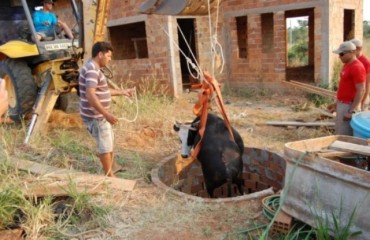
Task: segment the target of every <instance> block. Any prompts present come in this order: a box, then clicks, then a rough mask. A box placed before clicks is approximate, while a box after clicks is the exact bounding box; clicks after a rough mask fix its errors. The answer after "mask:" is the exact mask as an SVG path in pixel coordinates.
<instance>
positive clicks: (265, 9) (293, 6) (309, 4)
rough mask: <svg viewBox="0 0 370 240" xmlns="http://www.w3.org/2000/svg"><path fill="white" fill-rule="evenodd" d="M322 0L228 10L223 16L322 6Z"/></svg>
mask: <svg viewBox="0 0 370 240" xmlns="http://www.w3.org/2000/svg"><path fill="white" fill-rule="evenodd" d="M322 5H323V1H322V0H318V1H312V2H307V3H293V4H284V5H278V6H271V7H263V8H253V9H244V10H239V11H229V12H225V14H224V18H229V17H240V16H245V15H248V14H263V13H271V12H281V11H289V10H297V9H304V8H313V7H318V6H322Z"/></svg>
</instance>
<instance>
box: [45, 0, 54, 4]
mask: <svg viewBox="0 0 370 240" xmlns="http://www.w3.org/2000/svg"><path fill="white" fill-rule="evenodd" d="M43 3H51V4H54V1H53V0H44V1H43Z"/></svg>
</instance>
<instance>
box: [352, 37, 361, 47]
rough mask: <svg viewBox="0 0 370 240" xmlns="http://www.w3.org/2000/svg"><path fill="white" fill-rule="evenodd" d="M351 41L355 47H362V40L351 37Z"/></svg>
mask: <svg viewBox="0 0 370 240" xmlns="http://www.w3.org/2000/svg"><path fill="white" fill-rule="evenodd" d="M351 42H352V43H353V44H355V46H356V47H362V42H361V41H360V40H358V39H356V38H354V39H352V40H351Z"/></svg>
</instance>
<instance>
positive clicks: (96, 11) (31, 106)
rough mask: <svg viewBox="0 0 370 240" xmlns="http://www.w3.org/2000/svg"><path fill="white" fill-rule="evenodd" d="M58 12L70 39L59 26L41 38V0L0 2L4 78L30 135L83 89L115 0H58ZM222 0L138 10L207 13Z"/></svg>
mask: <svg viewBox="0 0 370 240" xmlns="http://www.w3.org/2000/svg"><path fill="white" fill-rule="evenodd" d="M54 2H55V5H54V8H53V12H54V13H55V14H56V15H57V16H58V18H61V19H62V20H63V21H65V22H66V23H67V25H69V26H70V28H71V29H72V32H73V35H74V38H73V39H68V38H66V37H65V34H64V33H63V32H61V31H60V29H55V34H54V37H52V38H51V39H47V40H44V41H41V40H38V38H37V33H36V31H35V27H34V24H33V19H32V14H33V12H34V11H37V10H40V9H41V8H42V0H1V1H0V77H2V78H3V79H5V81H6V86H7V88H6V89H7V91H8V95H9V99H8V100H9V110H8V116H9V117H10V118H11V119H12V120H13V121H15V122H20V121H21V120H23V119H30V122H29V125H28V130H27V134H26V138H25V141H24V142H25V143H26V144H27V143H28V142H29V140H30V137H31V135H33V134H35V133H37V132H38V131H39V130H40V129H41V128H42V127H43V126H45V124H46V123H47V121H48V118H49V116H50V113H51V111H52V110H53V109H54V107H56V106H57V107H59V108H61V109H64V108H65V107H66V99H67V98H65V93H68V92H71V91H73V90H74V89H78V75H79V69H80V67H81V66H82V64H83V59H84V58H87V57H88V56H89V52H90V49H91V47H92V45H93V43H94V42H96V41H102V40H104V39H105V32H106V23H107V16H108V13H109V7H110V0H56V1H54ZM219 2H220V1H219V0H218V1H217V0H147V1H145V2H143V4H142V5H141V6H140V9H138V13H145V14H163V15H204V14H207V13H208V12H209V10H210V9H213V8H214V6H215V5H216V4H219Z"/></svg>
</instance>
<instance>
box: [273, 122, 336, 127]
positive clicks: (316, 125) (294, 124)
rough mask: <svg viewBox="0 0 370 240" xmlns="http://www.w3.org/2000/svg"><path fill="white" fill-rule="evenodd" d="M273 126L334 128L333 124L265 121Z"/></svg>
mask: <svg viewBox="0 0 370 240" xmlns="http://www.w3.org/2000/svg"><path fill="white" fill-rule="evenodd" d="M266 124H267V125H273V126H302V127H334V126H335V123H334V122H297V121H267V122H266Z"/></svg>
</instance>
